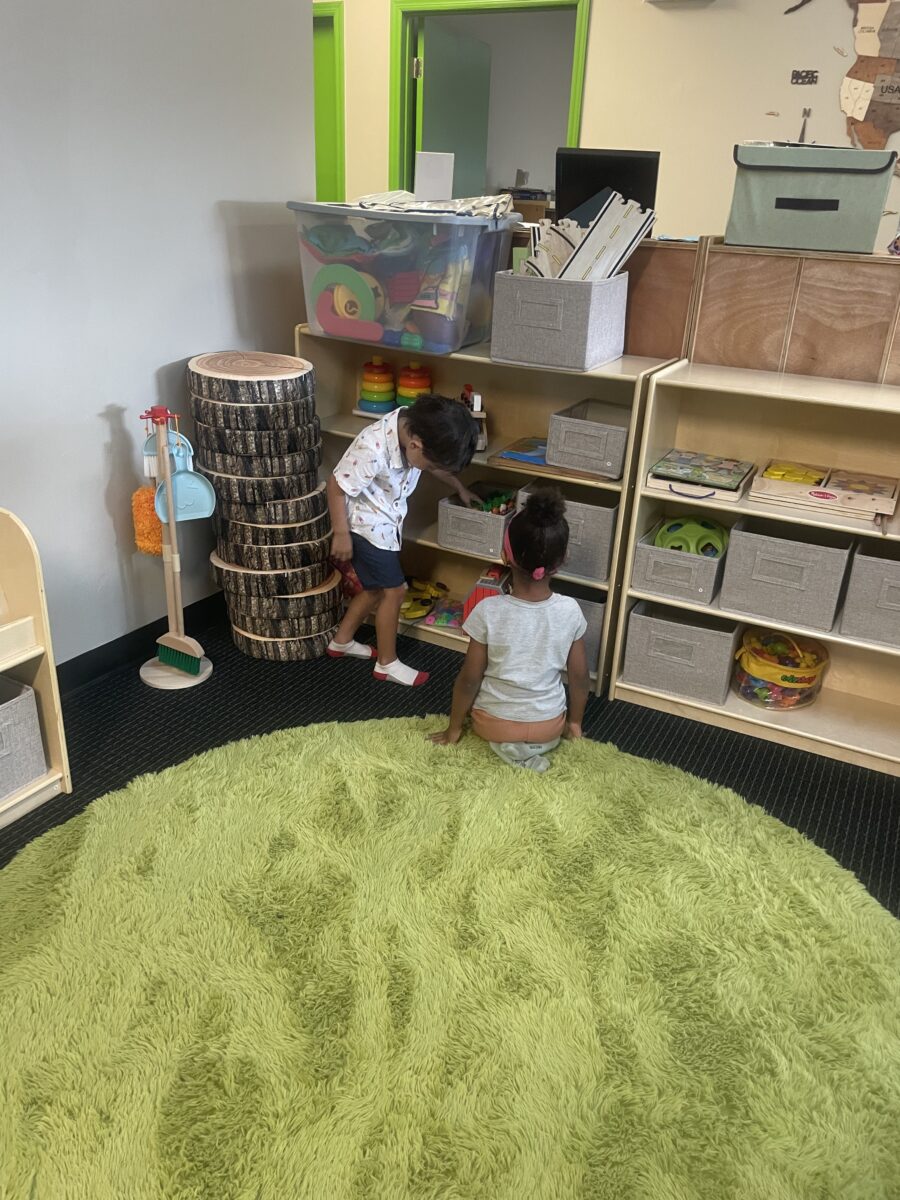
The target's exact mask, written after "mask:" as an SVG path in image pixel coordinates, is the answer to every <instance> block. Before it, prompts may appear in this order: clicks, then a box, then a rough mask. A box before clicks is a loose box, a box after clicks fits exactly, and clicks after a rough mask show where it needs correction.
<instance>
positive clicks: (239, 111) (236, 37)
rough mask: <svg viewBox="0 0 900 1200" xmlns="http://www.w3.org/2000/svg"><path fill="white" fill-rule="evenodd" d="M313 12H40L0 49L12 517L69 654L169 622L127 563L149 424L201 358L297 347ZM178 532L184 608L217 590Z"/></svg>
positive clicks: (11, 20)
mask: <svg viewBox="0 0 900 1200" xmlns="http://www.w3.org/2000/svg"><path fill="white" fill-rule="evenodd" d="M311 47H312V17H311V6H310V0H255V3H252V4H251V3H247V0H124V2H123V0H82V2H81V3H78V4H73V3H71V0H34V2H33V3H25V4H7V5H5V8H4V37H3V39H2V43H0V108H2V111H3V120H2V122H0V162H2V164H3V175H4V180H3V187H2V189H0V231H2V235H0V237H2V268H0V269H2V279H3V286H2V298H0V349H2V355H0V361H2V364H3V369H2V381H0V412H2V416H3V422H2V426H0V506H3V507H5V508H9V509H11V510H12V511H13V512H15V513H17V514H18V515H19V516H20V517H21V518H22V519H23V520H24V521H25V523H26V524H27V525H28V526H29V527H30V529H31V531H32V533H33V534H34V536H35V538H36V540H37V543H38V546H39V548H40V551H41V555H42V559H43V565H44V573H45V578H46V583H47V590H48V598H49V605H50V618H51V623H52V630H53V637H54V648H55V650H56V655H57V658H58V659H59V660H61V661H62V660H65V659H68V658H71V657H73V656H74V655H76V654H79V653H81V652H83V651H85V650H88V649H91V648H93V647H94V646H97V645H101V644H103V643H105V642H108V641H110V640H112V639H113V638H116V637H117V636H119V635H121V634H123V633H125V632H127V631H128V630H130V629H134V628H137V627H139V626H140V625H142V624H144V623H146V622H147V621H150V620H153V619H154V618H156V617H158V616H160V615H161V614H162V613H163V612H164V611H165V599H164V592H163V579H162V567H161V563H160V561H159V560H158V559H146V558H144V557H143V556H142V555H139V554H137V553H136V552H135V550H134V544H133V538H132V526H131V508H130V497H131V493H132V491H133V490H134V489H135V488H136V487H138V486H139V485H140V484H142V483H143V482H144V481H143V479H142V478H141V476H140V457H139V455H140V446H141V444H142V442H143V426H142V424H141V423H140V422H139V421H138V420H137V417H138V414H139V413H140V412H141V411H142V410H143V408H144V407H145V406H146V405H148V404H152V403H155V402H158V401H163V402H165V403H168V404H169V406H170V407H172V408H173V409H175V410H177V411H180V412H185V411H186V408H187V397H186V394H185V389H184V383H183V366H184V362H185V360H186V359H187V358H188V357H189V356H190V355H192V354H197V353H202V352H204V351H211V350H220V349H228V348H234V347H250V346H257V347H261V348H264V349H270V350H280V351H289V350H290V347H291V327H292V324H293V322H294V321H295V320H296V319H297V315H298V312H299V303H300V298H299V264H298V259H297V250H296V246H295V242H294V236H293V226H292V222H291V220H290V214H289V213H288V212H287V210H286V209H285V208H284V203H285V201H286V200H289V199H297V198H304V197H311V196H312V195H313V194H314V178H315V167H314V154H313V119H312V78H311V71H312V49H311ZM179 530H180V531H184V534H185V536H184V538H183V545H182V558H183V561H184V565H185V571H186V574H185V601H186V602H187V603H189V602H191V601H193V600H196V599H198V598H199V597H201V596H203V595H206V594H208V593H209V592H210V591H212V590H213V587H212V585H211V583H210V580H209V574H208V568H207V564H206V561H205V560H206V555H207V553H208V549H209V545H208V539H209V528H208V522H196V523H192V524H184V525H180V526H179Z"/></svg>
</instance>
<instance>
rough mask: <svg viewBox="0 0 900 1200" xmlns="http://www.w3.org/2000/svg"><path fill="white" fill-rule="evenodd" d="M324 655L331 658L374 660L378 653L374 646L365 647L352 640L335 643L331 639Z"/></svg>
mask: <svg viewBox="0 0 900 1200" xmlns="http://www.w3.org/2000/svg"><path fill="white" fill-rule="evenodd" d="M325 653H326V654H328V655H329V656H330V657H331V658H374V657H375V655H376V654H377V653H378V651H377V650H376V649H375V647H374V646H366V645H364V644H363V643H362V642H356V641H353V639H352V638H351V640H350V641H349V642H336V641H335V640H334V638H332V639H331V641H330V642H329V643H328V649H327V650H326V651H325Z"/></svg>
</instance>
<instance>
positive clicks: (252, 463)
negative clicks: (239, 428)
mask: <svg viewBox="0 0 900 1200" xmlns="http://www.w3.org/2000/svg"><path fill="white" fill-rule="evenodd" d="M321 461H322V446H321V443H320V444H319V445H318V446H313V447H312V449H310V450H297V451H296V453H294V454H282V455H279V456H278V457H277V458H272V457H269V456H268V455H250V454H220V453H218V451H215V450H205V449H203V448H202V447H198V449H197V457H196V463H197V466H198V467H202V468H203V469H204V470H207V471H214V472H215V473H216V474H217V475H236V476H238V477H239V478H242V479H273V478H278V477H284V476H287V475H304V474H309V473H310V472H311V471H317V470H318V468H319V464H320V463H321Z"/></svg>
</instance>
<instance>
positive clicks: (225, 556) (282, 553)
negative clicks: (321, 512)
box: [216, 538, 331, 571]
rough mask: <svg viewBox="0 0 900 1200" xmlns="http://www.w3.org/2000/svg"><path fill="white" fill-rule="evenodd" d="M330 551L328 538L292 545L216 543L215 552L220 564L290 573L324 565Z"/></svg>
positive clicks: (329, 539) (220, 541) (220, 540)
mask: <svg viewBox="0 0 900 1200" xmlns="http://www.w3.org/2000/svg"><path fill="white" fill-rule="evenodd" d="M330 551H331V538H321V539H320V540H319V541H317V542H295V543H294V544H293V545H292V546H242V545H240V544H239V543H238V542H223V541H222V539H221V538H220V539H219V540H218V541H217V543H216V553H217V554H218V555H219V558H221V559H222V561H223V562H227V563H232V564H234V566H237V567H250V569H251V570H253V571H293V570H294V569H295V568H296V567H309V566H311V565H312V564H313V563H320V562H324V561H325V559H326V558H327V557H328V555H329V553H330Z"/></svg>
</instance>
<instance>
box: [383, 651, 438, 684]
mask: <svg viewBox="0 0 900 1200" xmlns="http://www.w3.org/2000/svg"><path fill="white" fill-rule="evenodd" d="M372 674H373V675H374V677H375V678H376V679H381V680H386V681H390V682H391V683H401V684H403V686H404V687H421V686H422V684H423V683H427V682H428V680H429V678H430V676H429V674H428V672H427V671H417V670H416V669H415V667H408V666H407V665H406V663H402V662H401V661H400V659H399V658H395V659H394V661H393V662H392V663H387V664H385V663H376V665H375V670H374V671H373V672H372Z"/></svg>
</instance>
